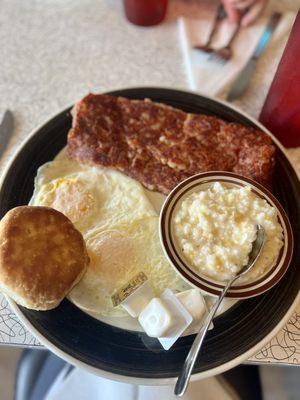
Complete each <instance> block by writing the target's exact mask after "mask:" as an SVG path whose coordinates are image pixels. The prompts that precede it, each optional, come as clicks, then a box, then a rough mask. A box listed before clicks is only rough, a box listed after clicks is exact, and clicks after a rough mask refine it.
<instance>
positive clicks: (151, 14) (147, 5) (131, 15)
mask: <svg viewBox="0 0 300 400" xmlns="http://www.w3.org/2000/svg"><path fill="white" fill-rule="evenodd" d="M167 5H168V0H124V10H125V14H126V17H127V19H128V21H130V22H132V23H133V24H135V25H142V26H150V25H156V24H159V23H160V22H161V21H162V20H163V19H164V18H165V15H166V12H167Z"/></svg>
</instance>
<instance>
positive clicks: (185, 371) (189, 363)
mask: <svg viewBox="0 0 300 400" xmlns="http://www.w3.org/2000/svg"><path fill="white" fill-rule="evenodd" d="M237 278H238V276H235V277H234V278H232V279H231V280H230V281H229V282H228V283H227V285H226V286H225V287H224V289H223V290H222V293H221V294H220V296H219V298H218V300H216V302H215V303H214V305H213V307H212V308H211V310H210V312H209V314H208V315H207V317H206V319H205V321H204V324H203V325H202V328H201V329H200V331H199V332H198V334H197V336H196V338H195V340H194V343H193V344H192V347H191V349H190V351H189V354H188V355H187V357H186V359H185V362H184V364H183V367H182V370H181V372H180V374H179V377H178V379H177V382H176V385H175V390H174V393H175V395H176V396H179V397H181V396H183V395H184V393H185V391H186V388H187V386H188V384H189V381H190V377H191V374H192V371H193V368H194V365H195V362H196V359H197V356H198V354H199V351H200V349H201V346H202V343H203V340H204V337H205V335H206V332H207V330H208V327H209V325H210V324H211V321H212V319H213V318H214V316H215V314H216V312H217V310H218V308H219V306H220V304H221V302H222V300H223V299H224V297H225V295H226V293H227V291H228V289H229V288H230V286H231V285H232V284H233V282H234V281H235V280H236V279H237Z"/></svg>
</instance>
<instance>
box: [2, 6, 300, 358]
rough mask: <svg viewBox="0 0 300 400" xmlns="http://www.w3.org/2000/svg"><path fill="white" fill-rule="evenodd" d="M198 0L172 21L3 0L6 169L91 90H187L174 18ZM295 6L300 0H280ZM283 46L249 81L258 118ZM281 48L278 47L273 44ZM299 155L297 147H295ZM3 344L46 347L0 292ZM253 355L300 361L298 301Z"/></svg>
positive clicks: (249, 106) (249, 98)
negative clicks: (44, 126) (9, 124)
mask: <svg viewBox="0 0 300 400" xmlns="http://www.w3.org/2000/svg"><path fill="white" fill-rule="evenodd" d="M203 1H205V0H203ZM195 2H196V0H195V1H194V0H189V1H184V0H173V1H171V4H170V8H169V15H168V18H167V21H166V22H165V23H164V24H161V25H159V26H157V27H155V28H148V29H143V28H137V27H135V26H133V25H130V24H128V23H127V22H126V21H125V19H124V18H123V15H122V10H121V1H120V0H98V1H94V0H64V1H60V0H44V1H43V2H38V1H33V0H28V1H26V2H24V1H22V0H4V1H2V2H1V13H0V48H1V63H0V92H1V94H2V96H1V98H0V112H1V111H3V110H5V109H7V108H9V109H10V110H11V111H12V113H13V116H14V131H13V135H12V137H11V140H10V142H9V144H8V147H7V149H6V151H5V152H4V154H3V156H2V158H1V159H0V168H2V170H3V167H4V166H5V164H6V163H7V162H8V161H9V159H10V158H11V157H12V155H13V154H14V152H15V151H16V149H17V147H18V145H19V144H20V143H21V142H22V140H24V139H25V138H26V136H27V135H28V133H29V132H30V130H31V129H33V128H34V127H35V126H37V125H39V124H40V123H41V122H42V121H44V120H45V119H47V118H48V117H49V115H53V114H54V113H56V112H58V111H59V110H60V109H61V108H62V107H64V106H65V105H66V104H67V105H68V104H71V103H73V102H74V101H76V99H78V98H80V97H82V96H83V95H84V94H86V93H87V92H88V91H95V92H97V91H105V90H111V89H114V88H122V87H130V86H131V87H133V86H164V87H175V88H181V89H188V85H187V81H186V75H185V71H184V67H183V61H182V54H181V51H180V47H179V45H178V31H177V25H176V19H177V17H178V15H179V14H180V13H181V10H183V6H184V9H186V8H187V7H188V6H191V5H192V6H193V7H194V6H195ZM270 6H272V7H275V8H277V9H281V10H290V11H295V10H297V9H298V8H299V7H300V1H299V0H297V1H296V0H289V1H288V0H277V1H276V0H274V1H271V5H270ZM283 47H284V42H283V43H282V44H281V46H280V48H277V49H272V46H270V48H269V49H268V50H267V51H266V53H265V55H264V57H263V58H262V59H261V60H260V61H259V63H258V65H257V69H256V71H255V74H254V77H253V81H252V82H251V87H250V89H249V90H248V92H247V94H246V95H245V96H244V97H243V98H242V100H240V101H238V102H237V103H236V105H237V106H239V107H240V108H242V109H244V110H246V111H247V112H248V113H249V114H251V115H253V116H254V117H256V116H257V115H258V113H259V110H260V109H261V105H262V104H263V101H264V98H265V95H266V93H267V90H268V88H269V85H270V82H271V80H272V76H273V75H274V71H275V69H276V65H277V63H278V61H279V59H280V56H281V52H282V49H283ZM275 50H276V51H275ZM291 155H292V156H293V158H294V160H296V159H297V160H298V162H299V151H297V150H296V151H293V152H292V153H291ZM0 343H2V344H6V345H20V346H24V347H25V346H40V345H39V343H38V341H37V340H36V339H35V338H34V337H33V336H32V335H31V334H30V333H29V332H28V331H27V330H26V329H25V328H24V327H23V326H22V324H21V323H20V322H19V320H18V318H17V317H16V315H15V314H14V313H13V312H12V311H11V310H10V308H9V306H8V303H7V301H6V299H5V298H4V297H3V296H2V295H1V294H0ZM249 362H257V363H290V364H298V365H300V306H299V307H298V308H297V309H296V310H295V311H294V313H293V315H292V317H291V318H290V320H289V322H288V323H287V324H286V326H285V327H284V328H283V329H282V330H281V331H280V332H279V333H278V334H277V335H276V337H274V338H273V339H272V340H271V341H270V343H269V344H268V345H266V346H265V347H264V348H263V349H262V350H261V351H260V352H259V353H257V354H256V355H254V356H253V357H252V358H251V359H249Z"/></svg>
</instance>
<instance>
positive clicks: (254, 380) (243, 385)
mask: <svg viewBox="0 0 300 400" xmlns="http://www.w3.org/2000/svg"><path fill="white" fill-rule="evenodd" d="M221 377H223V378H224V379H225V380H226V381H227V382H228V383H229V384H230V385H231V386H232V387H233V388H234V390H235V391H236V392H237V393H238V395H239V396H240V398H241V399H243V400H253V399H255V400H262V388H261V381H260V376H259V369H258V367H257V366H256V365H240V366H238V367H236V368H232V369H230V370H229V371H226V372H224V373H223V374H222V375H221Z"/></svg>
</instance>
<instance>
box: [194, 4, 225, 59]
mask: <svg viewBox="0 0 300 400" xmlns="http://www.w3.org/2000/svg"><path fill="white" fill-rule="evenodd" d="M224 18H226V12H225V10H224V7H223V6H222V5H220V6H219V7H218V10H217V13H216V16H215V20H214V24H213V27H212V30H211V32H210V34H209V37H208V39H207V42H206V44H204V45H196V46H194V49H196V50H200V51H203V52H204V53H211V52H213V51H214V49H213V48H212V47H211V43H212V41H213V38H214V36H215V33H216V31H217V28H218V25H219V22H220V21H221V20H222V19H224Z"/></svg>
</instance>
